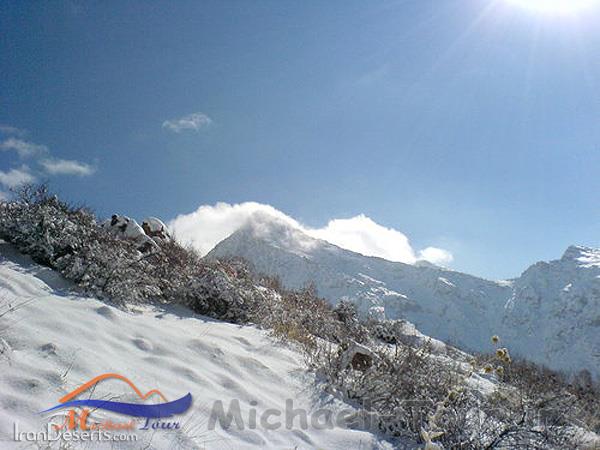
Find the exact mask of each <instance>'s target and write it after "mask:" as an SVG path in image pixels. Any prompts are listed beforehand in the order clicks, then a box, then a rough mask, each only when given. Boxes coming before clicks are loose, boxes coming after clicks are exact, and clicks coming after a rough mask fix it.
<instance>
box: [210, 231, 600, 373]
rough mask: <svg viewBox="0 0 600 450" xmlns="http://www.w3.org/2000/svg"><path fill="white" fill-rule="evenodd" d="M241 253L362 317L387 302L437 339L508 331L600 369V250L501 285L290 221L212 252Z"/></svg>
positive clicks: (461, 340) (550, 356) (538, 349)
mask: <svg viewBox="0 0 600 450" xmlns="http://www.w3.org/2000/svg"><path fill="white" fill-rule="evenodd" d="M227 256H241V257H243V258H245V259H247V260H248V261H249V262H251V263H252V265H253V266H254V267H255V269H256V270H257V271H259V272H263V273H266V274H271V275H277V276H278V277H279V278H280V279H281V280H282V282H283V283H284V285H286V286H288V287H292V288H298V287H302V286H305V285H306V284H308V283H310V282H314V283H315V284H316V287H317V289H318V292H319V294H320V295H322V296H323V297H325V298H327V299H328V300H330V301H331V302H333V303H335V302H337V301H339V300H342V299H348V300H351V301H353V302H354V303H356V304H357V306H358V308H359V310H361V312H362V313H363V314H369V313H371V314H373V313H375V314H378V311H381V310H382V309H383V310H384V311H385V316H386V317H387V318H390V319H395V318H404V319H407V320H409V321H411V322H413V323H414V324H415V325H416V326H417V328H418V329H419V330H421V331H422V332H423V333H425V334H426V335H429V336H433V337H436V338H438V339H441V340H443V341H446V342H449V343H452V344H455V345H457V346H459V347H462V348H464V349H467V350H476V351H487V350H488V349H489V348H488V343H489V337H490V336H491V335H492V334H501V335H502V336H503V337H504V342H505V343H506V344H507V345H508V346H509V347H510V348H511V349H512V351H513V353H514V354H521V355H522V356H526V357H528V358H529V359H532V360H534V361H536V362H539V363H544V364H547V365H548V366H550V367H553V368H557V369H565V370H572V369H582V368H587V369H589V370H590V371H592V372H593V373H595V374H596V375H599V374H600V251H597V250H591V249H585V248H582V247H571V248H569V250H567V252H566V253H565V255H564V256H563V258H562V259H560V260H558V261H553V262H550V263H538V264H536V265H534V266H532V267H531V268H530V269H528V270H527V271H525V272H524V273H523V275H522V276H521V277H520V278H518V279H516V280H512V281H510V282H508V281H503V282H495V281H489V280H484V279H481V278H478V277H474V276H470V275H466V274H463V273H460V272H455V271H451V270H447V269H444V268H441V267H437V266H434V265H432V264H429V263H418V264H416V265H408V264H402V263H396V262H390V261H386V260H383V259H380V258H373V257H366V256H363V255H360V254H357V253H354V252H351V251H348V250H344V249H341V248H339V247H337V246H335V245H332V244H329V243H327V242H325V241H321V240H317V239H313V238H311V237H309V236H307V235H305V234H303V233H302V231H300V230H298V229H295V228H291V227H289V226H287V225H286V224H283V223H279V222H275V221H273V222H271V223H270V224H265V223H264V222H261V223H260V225H257V224H250V225H248V226H246V227H244V228H242V229H240V230H238V231H237V232H235V233H234V234H233V235H231V236H230V237H229V238H227V239H225V240H224V241H222V242H221V243H219V244H218V245H217V246H216V247H215V248H214V249H213V251H211V252H210V253H209V255H208V257H209V258H218V257H227Z"/></svg>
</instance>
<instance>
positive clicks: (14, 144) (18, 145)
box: [0, 138, 48, 158]
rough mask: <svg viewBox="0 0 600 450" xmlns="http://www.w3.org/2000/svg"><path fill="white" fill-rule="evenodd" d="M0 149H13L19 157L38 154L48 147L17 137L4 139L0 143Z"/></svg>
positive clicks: (45, 150) (44, 151)
mask: <svg viewBox="0 0 600 450" xmlns="http://www.w3.org/2000/svg"><path fill="white" fill-rule="evenodd" d="M0 149H1V150H5V151H8V150H14V151H16V152H17V153H18V154H19V156H20V157H21V158H25V157H27V156H33V155H39V154H42V153H46V152H47V151H48V147H46V146H45V145H39V144H34V143H33V142H27V141H24V140H22V139H17V138H8V139H6V140H5V141H3V142H2V143H0Z"/></svg>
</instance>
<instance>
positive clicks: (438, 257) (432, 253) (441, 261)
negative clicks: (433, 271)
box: [419, 247, 454, 266]
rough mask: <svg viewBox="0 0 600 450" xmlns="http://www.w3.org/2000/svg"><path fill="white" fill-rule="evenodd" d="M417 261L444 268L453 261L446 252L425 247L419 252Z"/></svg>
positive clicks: (450, 254) (450, 255) (441, 249)
mask: <svg viewBox="0 0 600 450" xmlns="http://www.w3.org/2000/svg"><path fill="white" fill-rule="evenodd" d="M419 259H420V260H424V261H429V262H430V263H433V264H438V265H440V266H445V265H448V264H450V263H451V262H452V261H454V256H452V253H450V252H449V251H448V250H444V249H443V248H437V247H427V248H426V249H423V250H421V251H420V252H419Z"/></svg>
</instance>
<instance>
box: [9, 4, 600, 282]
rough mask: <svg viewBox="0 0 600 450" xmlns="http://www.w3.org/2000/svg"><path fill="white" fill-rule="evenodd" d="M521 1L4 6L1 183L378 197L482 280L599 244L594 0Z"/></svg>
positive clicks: (321, 219) (167, 205)
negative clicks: (552, 5) (576, 0)
mask: <svg viewBox="0 0 600 450" xmlns="http://www.w3.org/2000/svg"><path fill="white" fill-rule="evenodd" d="M515 1H516V0H512V1H511V0H494V1H491V0H403V1H394V2H364V1H332V2H321V1H308V2H292V1H252V2H250V1H225V2H223V1H215V2H212V1H189V2H186V1H180V2H154V1H151V2H146V1H145V2H141V1H140V2H126V1H124V2H88V3H84V2H64V3H60V2H23V1H16V2H10V1H6V2H3V3H2V5H1V6H0V68H1V72H0V124H2V125H3V128H0V131H1V132H2V133H3V134H2V136H0V137H1V139H2V140H1V141H0V150H3V151H0V171H1V172H2V173H0V182H4V186H0V188H3V189H4V190H6V189H7V188H8V184H11V183H12V184H15V183H18V182H19V180H21V179H22V178H23V176H26V175H27V174H28V175H30V176H31V177H35V179H37V180H48V181H50V184H51V186H52V187H53V189H54V190H56V191H58V192H59V193H61V194H63V195H64V196H66V197H67V198H69V199H71V200H72V201H74V202H76V203H85V204H87V205H89V206H91V207H92V208H94V209H95V210H96V211H97V213H98V214H100V215H101V216H108V215H110V214H112V213H113V212H119V213H122V214H127V215H129V216H131V217H136V218H138V219H141V218H143V217H144V216H147V215H155V216H158V217H161V218H163V219H165V220H168V219H172V218H174V217H176V216H177V215H179V214H184V213H190V212H192V211H195V210H196V209H197V208H198V207H199V206H200V205H213V204H215V203H216V202H219V201H223V202H228V203H230V204H237V203H242V202H248V201H254V202H259V203H261V204H267V205H271V206H273V207H274V208H276V209H277V210H280V211H283V212H284V213H285V214H287V215H289V216H291V217H293V218H294V219H296V220H298V221H299V222H301V223H302V224H304V225H305V226H307V227H312V228H319V227H323V226H325V225H326V224H327V223H328V221H330V220H331V219H336V218H338V219H339V218H350V217H354V216H357V215H359V214H364V215H365V216H366V217H368V218H370V219H372V220H373V221H375V222H377V223H378V224H380V225H382V226H384V227H387V228H393V229H395V230H399V231H400V232H402V233H403V234H404V235H406V236H408V239H410V242H411V245H412V247H414V248H415V249H423V248H425V247H428V246H434V247H440V248H443V249H446V250H448V251H449V252H451V253H452V254H453V256H454V261H453V262H452V264H451V267H453V268H456V269H459V270H462V271H466V272H470V273H474V274H477V275H482V276H486V277H489V278H504V277H511V276H516V275H518V274H519V273H520V272H521V271H522V270H524V269H525V268H526V267H527V266H528V265H529V264H531V263H533V262H535V261H537V260H540V259H553V258H558V257H560V255H561V254H562V252H563V251H564V249H565V248H566V247H567V246H568V245H570V244H574V243H577V244H584V245H591V246H600V233H598V230H599V225H600V214H599V208H598V206H599V204H598V194H599V193H600V176H598V169H599V168H600V28H598V27H597V24H598V23H599V20H600V7H598V8H593V7H592V8H589V9H587V10H586V11H584V12H583V13H581V14H579V15H573V14H571V15H558V14H546V13H540V12H538V11H535V10H532V9H528V8H525V7H522V5H518V4H515ZM521 1H523V0H521ZM193 113H197V115H196V116H192V117H191V119H190V118H188V120H187V122H179V120H180V119H181V118H185V117H186V116H189V115H190V114H193ZM9 127H15V128H16V129H18V130H11V129H10V128H9ZM9 139H12V141H10V142H8V143H7V140H9ZM19 142H20V143H21V144H19ZM22 143H26V144H27V145H33V144H35V145H36V146H37V147H35V146H34V147H24V144H22ZM24 174H25V175H24Z"/></svg>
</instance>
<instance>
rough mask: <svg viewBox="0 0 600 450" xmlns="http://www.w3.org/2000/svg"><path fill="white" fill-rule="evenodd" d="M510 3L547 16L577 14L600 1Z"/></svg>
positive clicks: (520, 0) (525, 0)
mask: <svg viewBox="0 0 600 450" xmlns="http://www.w3.org/2000/svg"><path fill="white" fill-rule="evenodd" d="M507 1H508V2H509V3H513V4H516V5H518V6H522V7H524V8H527V9H531V10H534V11H538V12H540V13H545V14H557V15H561V14H562V15H566V14H576V13H578V12H582V11H583V10H585V9H588V8H591V7H592V6H597V5H598V4H599V3H600V1H599V0H507Z"/></svg>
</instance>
